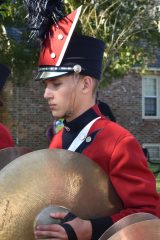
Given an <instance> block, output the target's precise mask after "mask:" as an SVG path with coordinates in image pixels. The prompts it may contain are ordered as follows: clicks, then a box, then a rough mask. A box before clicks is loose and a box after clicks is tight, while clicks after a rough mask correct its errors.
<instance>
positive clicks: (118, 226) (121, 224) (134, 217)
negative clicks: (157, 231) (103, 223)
mask: <svg viewBox="0 0 160 240" xmlns="http://www.w3.org/2000/svg"><path fill="white" fill-rule="evenodd" d="M151 219H158V217H156V216H155V215H152V214H150V213H144V212H139V213H133V214H131V215H128V216H126V217H124V218H122V219H120V220H119V221H117V222H116V223H114V224H113V225H112V226H111V227H110V228H109V229H107V230H106V231H105V232H104V234H103V235H102V236H101V237H100V238H99V239H98V240H107V239H109V238H110V237H111V236H113V235H114V234H115V233H116V232H118V231H120V230H122V229H123V228H125V227H127V226H129V225H131V224H133V223H137V222H142V221H145V220H151Z"/></svg>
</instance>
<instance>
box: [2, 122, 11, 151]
mask: <svg viewBox="0 0 160 240" xmlns="http://www.w3.org/2000/svg"><path fill="white" fill-rule="evenodd" d="M13 146H14V142H13V139H12V136H11V134H10V132H9V130H8V128H7V127H5V126H4V125H3V124H0V149H3V148H8V147H13Z"/></svg>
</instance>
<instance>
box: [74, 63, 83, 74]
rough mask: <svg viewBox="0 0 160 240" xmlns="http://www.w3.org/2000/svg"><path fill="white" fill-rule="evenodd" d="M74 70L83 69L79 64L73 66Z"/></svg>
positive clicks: (79, 70) (77, 71) (78, 71)
mask: <svg viewBox="0 0 160 240" xmlns="http://www.w3.org/2000/svg"><path fill="white" fill-rule="evenodd" d="M73 70H74V72H75V73H80V72H81V71H82V67H81V66H80V65H78V64H77V65H75V66H74V67H73Z"/></svg>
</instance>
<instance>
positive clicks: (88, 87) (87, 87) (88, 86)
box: [82, 76, 93, 94]
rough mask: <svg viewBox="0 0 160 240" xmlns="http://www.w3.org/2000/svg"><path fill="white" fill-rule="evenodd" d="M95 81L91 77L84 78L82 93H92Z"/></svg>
mask: <svg viewBox="0 0 160 240" xmlns="http://www.w3.org/2000/svg"><path fill="white" fill-rule="evenodd" d="M92 85H93V79H92V78H91V77H90V76H84V77H83V78H82V92H83V93H84V94H86V93H88V92H91V91H92Z"/></svg>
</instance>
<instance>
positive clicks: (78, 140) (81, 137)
mask: <svg viewBox="0 0 160 240" xmlns="http://www.w3.org/2000/svg"><path fill="white" fill-rule="evenodd" d="M99 118H101V117H97V118H95V119H93V120H92V121H91V122H89V123H88V124H87V125H86V126H85V127H84V128H83V129H82V130H81V131H80V133H79V134H78V135H77V137H76V138H75V139H74V140H73V142H72V143H71V145H70V146H69V148H68V150H70V151H72V152H75V151H76V149H77V148H78V147H79V146H80V145H81V143H82V142H84V141H85V139H86V137H87V134H88V132H89V130H90V128H91V127H92V125H93V123H95V122H96V121H97V120H98V119H99Z"/></svg>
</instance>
